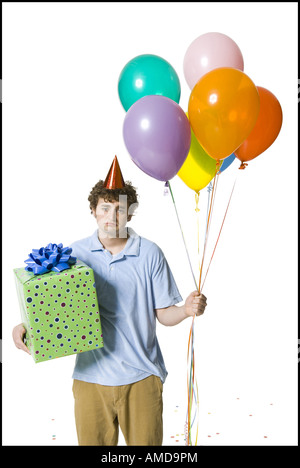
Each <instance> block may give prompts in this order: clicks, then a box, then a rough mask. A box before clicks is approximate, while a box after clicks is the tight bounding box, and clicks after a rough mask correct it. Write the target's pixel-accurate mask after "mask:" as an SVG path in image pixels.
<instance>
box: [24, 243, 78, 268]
mask: <svg viewBox="0 0 300 468" xmlns="http://www.w3.org/2000/svg"><path fill="white" fill-rule="evenodd" d="M71 252H72V249H71V247H63V244H58V245H57V244H48V245H47V246H46V247H41V248H40V249H32V252H31V253H30V254H28V255H29V258H28V259H27V260H24V261H25V263H27V266H26V267H25V270H27V271H32V272H33V273H34V274H35V275H43V274H44V273H49V271H57V272H60V271H63V270H66V269H67V268H70V267H71V265H74V264H75V263H76V257H71V255H70V254H71Z"/></svg>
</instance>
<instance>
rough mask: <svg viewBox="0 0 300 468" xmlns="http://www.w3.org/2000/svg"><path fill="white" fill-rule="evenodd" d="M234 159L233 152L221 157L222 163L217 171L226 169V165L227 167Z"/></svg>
mask: <svg viewBox="0 0 300 468" xmlns="http://www.w3.org/2000/svg"><path fill="white" fill-rule="evenodd" d="M234 160H235V154H234V153H232V154H231V155H230V156H228V157H227V158H225V159H223V164H222V166H221V168H220V169H219V173H221V172H224V171H225V169H227V167H229V166H230V164H232V163H233V161H234Z"/></svg>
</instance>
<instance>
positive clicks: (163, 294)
mask: <svg viewBox="0 0 300 468" xmlns="http://www.w3.org/2000/svg"><path fill="white" fill-rule="evenodd" d="M160 257H161V258H160V260H159V262H157V264H156V265H155V266H154V268H153V271H152V278H151V279H152V299H153V304H154V308H155V309H164V308H165V307H170V306H171V305H174V304H177V303H178V302H181V301H182V297H181V295H180V293H179V290H178V288H177V285H176V282H175V279H174V277H173V274H172V271H171V269H170V267H169V264H168V262H167V260H166V258H165V256H164V255H163V253H162V252H161V255H160Z"/></svg>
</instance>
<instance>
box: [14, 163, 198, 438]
mask: <svg viewBox="0 0 300 468" xmlns="http://www.w3.org/2000/svg"><path fill="white" fill-rule="evenodd" d="M89 202H90V208H91V212H92V214H93V216H94V217H95V219H96V221H97V225H98V229H97V230H96V231H95V232H94V234H93V235H92V236H90V237H87V238H85V239H82V240H79V241H77V242H74V243H73V244H72V245H71V247H72V249H73V253H72V255H74V256H76V257H77V258H78V259H79V260H82V261H83V262H85V263H86V264H87V265H89V266H90V267H91V268H92V269H93V271H94V275H95V282H96V290H97V296H98V302H99V307H100V316H101V326H102V333H103V340H104V347H103V348H101V349H97V350H92V351H87V352H84V353H80V354H77V356H76V364H75V369H74V372H73V379H74V382H73V393H74V399H75V420H76V429H77V435H78V441H79V445H117V443H118V431H119V427H120V428H121V430H122V432H123V435H124V438H125V441H126V444H127V445H157V446H159V445H161V444H162V439H163V424H162V390H163V383H164V381H165V379H166V376H167V371H166V368H165V364H164V360H163V356H162V354H161V350H160V347H159V344H158V341H157V337H156V318H157V319H158V321H159V322H160V323H162V324H163V325H166V326H173V325H176V324H178V323H180V322H181V321H182V320H184V319H185V318H187V317H191V316H193V315H195V314H196V315H201V314H203V312H204V309H205V307H206V298H205V296H204V295H202V294H201V295H199V293H198V291H194V292H192V293H191V294H190V295H189V296H188V298H187V299H186V300H185V303H184V305H182V306H176V304H177V303H179V302H181V301H182V297H181V295H180V293H179V291H178V289H177V286H176V283H175V281H174V278H173V275H172V272H171V270H170V268H169V266H168V263H167V261H166V259H165V257H164V254H163V252H162V251H161V249H160V248H159V247H158V246H157V245H156V244H155V243H153V242H151V241H149V240H147V239H145V238H143V237H140V236H138V235H137V234H136V233H135V232H134V231H133V230H132V229H130V228H128V227H127V226H126V225H127V222H128V221H130V220H131V217H132V214H133V212H134V209H135V208H136V206H137V205H138V202H137V194H136V191H135V188H134V187H133V186H132V185H131V183H130V182H127V183H125V182H124V179H123V176H122V174H121V170H120V167H119V164H118V160H117V158H116V157H115V159H114V161H113V164H112V165H111V168H110V171H109V173H108V175H107V177H106V180H105V181H104V182H103V181H102V180H100V181H99V182H98V183H97V184H96V185H95V186H94V187H93V189H92V191H91V193H90V196H89ZM24 333H25V329H24V327H23V325H22V324H21V325H18V326H17V327H15V328H14V331H13V337H14V341H15V344H16V346H17V347H18V348H21V349H23V350H27V348H26V346H25V345H24V343H23V336H24ZM27 351H28V350H27Z"/></svg>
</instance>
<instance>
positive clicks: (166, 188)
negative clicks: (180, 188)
mask: <svg viewBox="0 0 300 468" xmlns="http://www.w3.org/2000/svg"><path fill="white" fill-rule="evenodd" d="M164 187H165V188H164V196H166V195H168V194H169V182H168V181H167V182H166V183H165V186H164Z"/></svg>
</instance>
